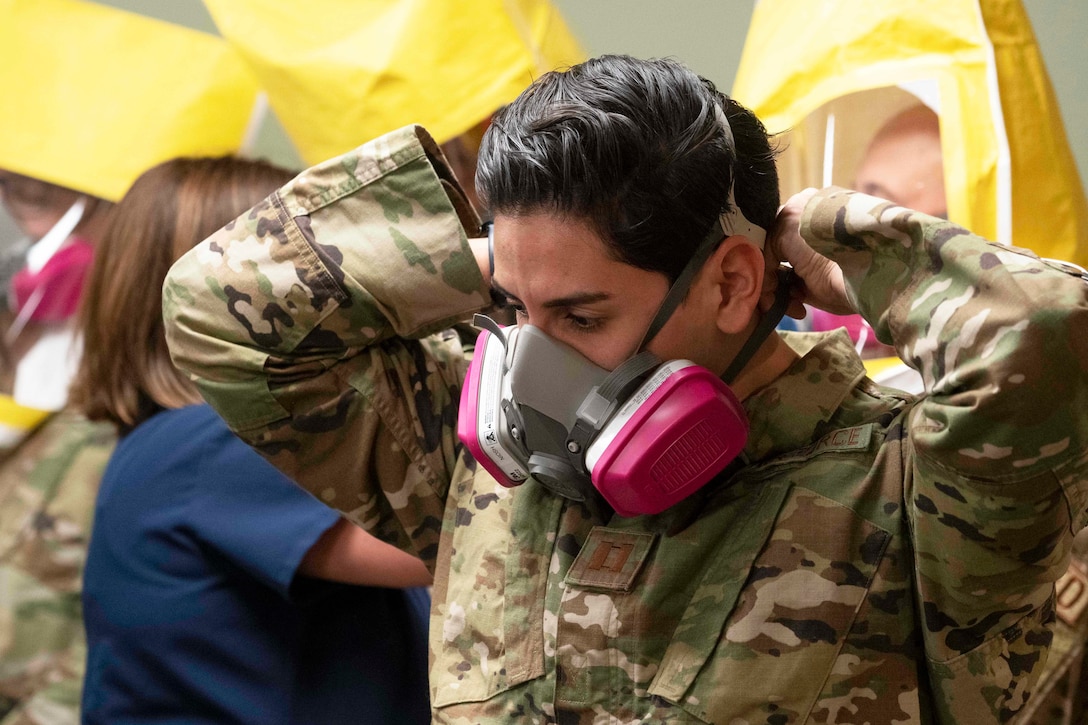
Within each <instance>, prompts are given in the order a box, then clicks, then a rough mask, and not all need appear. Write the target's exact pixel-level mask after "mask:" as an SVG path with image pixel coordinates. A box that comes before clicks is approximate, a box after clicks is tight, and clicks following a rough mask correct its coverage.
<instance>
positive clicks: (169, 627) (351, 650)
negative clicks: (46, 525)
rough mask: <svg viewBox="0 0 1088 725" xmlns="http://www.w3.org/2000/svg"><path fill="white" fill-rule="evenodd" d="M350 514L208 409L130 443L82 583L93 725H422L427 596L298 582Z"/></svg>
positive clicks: (87, 711)
mask: <svg viewBox="0 0 1088 725" xmlns="http://www.w3.org/2000/svg"><path fill="white" fill-rule="evenodd" d="M336 520H337V514H336V513H335V512H334V511H333V510H331V509H329V508H328V507H326V506H324V505H323V504H321V503H319V502H318V501H316V500H315V499H314V498H312V497H311V496H310V495H309V494H307V493H306V492H305V491H303V490H302V489H300V488H298V487H297V486H296V485H295V484H293V483H292V482H291V481H290V480H289V479H287V478H286V477H284V476H283V474H281V473H279V472H278V471H277V470H276V469H275V468H273V467H272V466H271V465H270V464H269V463H268V462H267V461H265V460H264V459H263V458H261V457H260V456H259V455H258V454H257V453H256V452H254V451H253V450H252V449H251V448H249V446H247V445H246V444H244V443H243V442H242V441H241V440H240V439H238V438H237V437H235V436H234V435H233V434H232V433H231V432H230V431H229V430H228V429H227V427H226V425H225V424H224V423H223V422H222V420H221V419H220V418H219V417H218V415H216V413H215V412H214V411H212V410H211V408H209V407H208V406H205V405H199V406H191V407H187V408H183V409H180V410H170V411H163V412H161V413H159V414H157V415H155V416H154V417H152V418H151V419H149V420H148V421H146V422H145V423H143V424H141V425H140V426H138V427H137V428H136V429H135V430H133V431H132V432H131V433H130V434H129V435H127V436H126V437H125V438H124V439H123V440H122V441H121V442H120V444H119V445H118V448H117V450H116V452H115V453H114V455H113V457H112V458H111V460H110V463H109V466H108V467H107V469H106V473H105V476H104V478H103V481H102V485H101V488H100V490H99V494H98V501H97V504H96V507H95V518H94V528H93V532H92V536H91V542H90V550H89V553H88V560H87V566H86V571H85V579H84V588H83V606H84V621H85V622H86V627H87V645H88V666H87V677H86V681H85V683H84V692H83V718H84V723H88V724H98V723H101V724H102V725H107V724H108V725H125V724H127V723H178V724H179V725H180V724H181V723H185V724H186V725H196V724H198V723H215V724H216V725H222V724H224V723H261V724H262V725H264V724H266V723H267V724H275V723H284V724H285V725H286V724H287V723H291V724H292V725H299V724H305V723H313V724H314V725H330V724H333V723H398V725H399V724H402V723H416V722H419V723H424V722H429V721H430V717H429V707H428V702H427V683H426V668H427V652H426V646H427V645H426V639H427V638H426V631H427V617H428V608H429V597H428V595H427V592H426V590H425V589H416V590H406V591H403V590H396V589H381V588H372V587H358V586H349V585H343V584H335V583H331V582H324V581H317V580H312V579H306V578H299V579H297V580H296V578H295V572H296V570H297V569H298V566H299V563H300V562H301V560H302V557H303V555H304V554H305V553H306V552H307V551H308V550H309V549H310V547H311V546H312V545H313V544H314V542H315V541H316V540H317V539H318V538H319V537H320V536H321V534H322V533H324V532H325V531H326V530H327V529H328V528H329V527H330V526H332V525H333V523H335V522H336Z"/></svg>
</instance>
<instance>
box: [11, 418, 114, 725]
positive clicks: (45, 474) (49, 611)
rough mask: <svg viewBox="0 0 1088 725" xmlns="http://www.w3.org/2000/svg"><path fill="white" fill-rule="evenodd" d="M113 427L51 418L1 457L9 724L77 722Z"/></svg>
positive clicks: (74, 724)
mask: <svg viewBox="0 0 1088 725" xmlns="http://www.w3.org/2000/svg"><path fill="white" fill-rule="evenodd" d="M115 438H116V436H115V434H114V432H113V427H112V426H109V425H106V424H102V423H90V422H88V421H87V420H85V419H84V418H82V417H80V416H78V415H76V414H75V413H72V412H70V411H62V412H60V413H57V414H55V415H53V416H51V417H50V418H49V419H48V420H47V421H46V422H45V423H43V424H42V426H41V427H39V428H38V429H36V430H34V431H33V432H31V433H30V435H29V436H28V437H27V439H26V440H24V441H23V442H22V443H21V444H20V445H19V446H18V447H16V448H15V449H14V450H12V451H11V452H9V453H7V454H6V455H5V457H4V458H3V460H2V461H0V725H76V724H77V723H79V701H80V692H81V686H82V682H83V671H84V660H85V658H86V642H85V640H84V635H83V618H82V608H81V606H80V590H81V588H82V582H83V565H84V562H85V560H86V557H87V544H88V539H89V536H90V533H91V517H92V515H93V513H94V500H95V496H96V494H97V493H98V484H99V480H100V479H101V477H102V472H103V470H104V469H105V466H106V462H107V460H108V459H109V456H110V453H111V452H112V451H113V446H114V441H115Z"/></svg>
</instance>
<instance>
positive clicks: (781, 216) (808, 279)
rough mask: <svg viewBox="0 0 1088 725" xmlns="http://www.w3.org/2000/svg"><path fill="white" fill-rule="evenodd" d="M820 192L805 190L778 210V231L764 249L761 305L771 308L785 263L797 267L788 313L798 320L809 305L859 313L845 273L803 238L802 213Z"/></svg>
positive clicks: (830, 310) (828, 309)
mask: <svg viewBox="0 0 1088 725" xmlns="http://www.w3.org/2000/svg"><path fill="white" fill-rule="evenodd" d="M815 194H816V189H805V190H804V191H800V192H798V193H796V194H794V195H793V196H792V197H790V198H789V199H788V200H787V201H786V203H785V204H783V205H782V207H781V208H779V210H778V218H777V219H776V220H775V225H774V229H773V230H771V234H770V236H769V237H768V238H767V244H766V246H765V248H764V250H763V257H764V261H765V263H766V269H765V281H764V287H763V289H764V293H763V297H762V298H761V300H760V306H761V307H763V308H764V309H769V307H770V304H771V303H772V302H773V300H774V290H775V287H776V286H777V276H776V274H775V273H776V272H777V270H778V268H779V267H780V265H781V264H782V263H783V262H786V263H788V264H789V265H790V266H791V267H793V273H794V282H793V286H792V289H791V290H790V293H791V300H790V305H789V307H788V308H787V310H786V314H788V315H789V316H790V317H793V318H794V319H798V320H800V319H802V318H804V316H805V308H804V306H805V304H809V305H812V306H813V307H818V308H820V309H821V310H826V311H827V312H831V313H833V314H836V315H848V314H853V313H854V312H857V310H855V309H854V307H853V305H851V303H850V300H849V298H847V296H846V286H845V284H844V283H843V278H842V270H841V269H839V265H837V264H835V263H834V262H832V261H831V260H830V259H828V258H827V257H825V256H823V255H821V254H818V253H817V252H816V251H815V250H814V249H813V248H812V247H810V246H809V245H808V242H806V241H805V240H804V238H802V237H801V213H802V212H803V211H804V209H805V205H806V204H807V203H808V201H809V200H810V199H811V198H812V197H813V196H815Z"/></svg>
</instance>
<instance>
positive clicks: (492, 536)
mask: <svg viewBox="0 0 1088 725" xmlns="http://www.w3.org/2000/svg"><path fill="white" fill-rule="evenodd" d="M472 473H473V472H472V470H471V469H468V470H467V471H465V473H464V477H463V478H462V479H461V480H460V481H459V480H458V479H457V478H455V479H454V481H453V482H452V486H451V495H453V493H454V492H455V491H457V489H458V487H459V485H462V486H464V488H465V490H470V491H471V493H469V494H468V495H459V496H458V504H457V506H456V510H453V509H451V510H449V511H447V515H446V522H445V523H444V527H445V529H446V531H445V532H444V534H443V536H444V537H446V536H448V537H449V541H450V545H449V546H448V547H444V548H443V549H442V550H441V551H440V552H439V560H438V564H437V570H438V571H440V572H442V571H446V572H448V578H447V579H446V580H445V581H441V582H440V581H436V582H435V588H434V601H435V605H434V607H433V608H432V614H431V622H430V630H431V631H430V643H431V653H432V661H431V669H430V685H431V704H432V706H433V707H435V708H441V709H443V711H444V714H445V715H446V716H449V717H452V716H453V714H456V712H457V710H458V708H457V705H458V704H467V703H482V702H484V701H486V700H489V699H491V698H493V697H495V696H496V695H498V694H500V693H502V692H505V691H506V690H509V689H510V688H512V687H514V686H515V685H519V684H522V683H524V682H528V681H529V680H532V679H535V678H538V677H541V676H542V675H543V674H544V633H543V629H542V622H543V619H544V598H543V596H542V592H543V590H544V587H545V582H546V581H547V576H548V562H549V559H550V555H551V549H550V548H549V547H548V546H542V545H541V544H540V543H539V542H545V541H548V537H547V536H546V532H547V531H549V530H550V528H551V527H554V525H555V523H554V521H555V518H556V517H557V516H558V512H559V499H558V498H557V497H555V496H547V497H540V498H539V499H538V500H534V501H532V502H531V503H532V505H531V506H526V505H525V502H524V501H523V502H522V504H521V505H520V506H515V505H514V498H515V495H514V494H513V493H512V492H511V491H509V490H507V489H501V488H499V486H498V484H497V483H495V482H494V480H493V479H492V478H491V477H490V476H487V475H486V474H482V473H481V474H478V475H476V476H475V480H473V475H472ZM518 495H522V496H523V497H529V496H531V495H532V493H531V489H529V488H528V487H522V488H521V489H518ZM525 511H529V512H532V513H535V514H536V516H531V515H528V514H526V513H525ZM534 542H535V545H534ZM549 546H550V543H549ZM495 706H496V707H499V706H500V705H499V704H496V705H495ZM471 712H474V713H477V715H478V714H479V713H480V712H483V710H481V709H480V706H475V707H474V708H472V709H471Z"/></svg>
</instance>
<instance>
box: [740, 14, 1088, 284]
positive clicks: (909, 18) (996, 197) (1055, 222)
mask: <svg viewBox="0 0 1088 725" xmlns="http://www.w3.org/2000/svg"><path fill="white" fill-rule="evenodd" d="M733 96H734V97H735V98H736V99H737V100H738V101H739V102H741V103H743V104H744V105H746V106H748V107H750V108H751V109H752V110H753V111H755V112H756V114H757V115H758V116H759V117H760V118H761V119H763V121H764V123H765V124H766V125H767V129H768V130H769V131H771V132H772V133H784V136H783V139H782V141H783V146H784V148H785V150H784V152H783V154H782V157H781V163H780V169H781V173H782V191H783V193H784V194H790V193H793V192H794V191H797V190H799V189H801V188H803V187H805V186H825V185H827V184H837V185H842V186H851V185H852V183H853V173H854V170H855V168H856V166H857V163H858V161H859V159H860V158H861V155H862V153H863V152H864V150H865V148H866V146H867V144H868V141H869V140H870V139H871V138H872V137H873V135H874V133H875V132H876V130H877V129H878V128H879V127H880V126H881V125H882V123H883V121H885V120H887V119H889V118H890V117H891V116H892V115H894V113H895V112H897V111H899V110H901V109H902V108H904V107H905V106H906V105H907V104H911V103H917V98H918V97H920V98H923V99H924V100H926V101H927V103H928V105H930V106H931V107H933V108H934V110H937V111H938V113H939V115H940V126H941V147H942V155H943V159H944V178H945V191H946V197H947V200H948V213H949V218H950V219H951V220H952V221H955V222H957V223H958V224H961V225H963V226H965V227H968V228H969V229H971V230H972V231H974V232H976V233H978V234H980V235H982V236H985V237H987V238H989V239H992V240H994V241H998V242H1002V243H1005V244H1014V245H1016V246H1020V247H1027V248H1029V249H1032V250H1033V251H1035V252H1036V253H1037V254H1039V255H1041V256H1044V257H1054V258H1058V259H1064V260H1068V261H1072V262H1076V263H1078V264H1080V265H1088V203H1086V201H1085V195H1084V189H1083V187H1082V185H1081V181H1080V178H1079V176H1078V174H1077V170H1076V166H1075V164H1074V160H1073V157H1072V154H1071V152H1070V149H1069V146H1068V142H1067V140H1066V135H1065V130H1064V128H1063V126H1062V121H1061V115H1060V113H1059V109H1058V106H1057V101H1056V99H1055V96H1054V92H1053V89H1052V88H1051V85H1050V80H1049V78H1048V76H1047V73H1046V69H1045V67H1044V66H1043V60H1042V56H1041V55H1040V52H1039V48H1038V45H1037V43H1036V41H1035V36H1034V34H1033V32H1032V29H1031V25H1030V23H1029V21H1028V18H1027V15H1026V13H1025V12H1024V9H1023V7H1022V6H1021V4H1020V2H1019V0H895V2H892V1H891V0H882V1H879V2H869V1H867V0H821V2H818V3H813V2H811V1H810V0H758V2H757V3H756V7H755V11H754V14H753V16H752V25H751V28H750V29H749V31H748V36H747V39H746V41H745V45H744V51H743V54H742V57H741V62H740V67H739V69H738V71H737V78H736V83H735V85H734V88H733ZM829 129H830V130H829Z"/></svg>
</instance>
